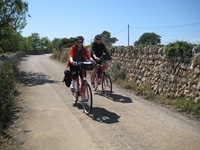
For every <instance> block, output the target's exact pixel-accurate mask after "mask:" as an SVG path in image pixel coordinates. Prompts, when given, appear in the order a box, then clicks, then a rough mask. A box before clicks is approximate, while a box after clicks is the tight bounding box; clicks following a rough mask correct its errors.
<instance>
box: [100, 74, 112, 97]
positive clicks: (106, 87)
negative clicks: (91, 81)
mask: <svg viewBox="0 0 200 150" xmlns="http://www.w3.org/2000/svg"><path fill="white" fill-rule="evenodd" d="M101 86H102V93H103V95H105V96H106V97H109V96H110V95H111V93H112V80H111V78H110V76H109V75H108V74H105V75H104V76H103V79H102V81H101Z"/></svg>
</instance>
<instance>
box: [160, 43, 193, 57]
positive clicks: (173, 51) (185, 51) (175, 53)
mask: <svg viewBox="0 0 200 150" xmlns="http://www.w3.org/2000/svg"><path fill="white" fill-rule="evenodd" d="M193 47H194V45H193V44H190V43H187V42H185V41H176V42H174V43H170V44H168V45H167V46H166V48H165V50H164V54H165V55H166V56H167V57H168V58H174V57H179V58H180V59H181V61H184V60H191V57H192V49H193Z"/></svg>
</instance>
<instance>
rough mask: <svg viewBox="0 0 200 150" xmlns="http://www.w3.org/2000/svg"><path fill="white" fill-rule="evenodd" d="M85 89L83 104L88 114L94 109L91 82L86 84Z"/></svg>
mask: <svg viewBox="0 0 200 150" xmlns="http://www.w3.org/2000/svg"><path fill="white" fill-rule="evenodd" d="M85 86H86V87H85V91H84V92H83V96H82V98H83V99H82V105H83V110H84V112H85V113H86V114H89V113H90V112H91V109H92V91H91V88H90V86H89V84H87V85H85Z"/></svg>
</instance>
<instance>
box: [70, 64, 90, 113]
mask: <svg viewBox="0 0 200 150" xmlns="http://www.w3.org/2000/svg"><path fill="white" fill-rule="evenodd" d="M82 64H84V62H80V63H77V64H76V65H77V66H79V68H80V69H81V70H82V74H81V77H82V78H81V85H80V79H79V74H80V72H78V78H77V79H76V81H75V82H76V83H75V91H74V93H73V97H74V100H75V103H77V101H78V97H79V96H81V98H82V105H83V110H84V113H86V114H89V113H90V112H91V109H92V101H93V100H92V91H91V88H90V85H89V84H88V82H87V80H86V73H85V69H84V68H83V67H82ZM74 94H76V95H74Z"/></svg>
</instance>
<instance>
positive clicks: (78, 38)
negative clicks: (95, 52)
mask: <svg viewBox="0 0 200 150" xmlns="http://www.w3.org/2000/svg"><path fill="white" fill-rule="evenodd" d="M75 41H76V42H81V41H82V42H83V41H84V38H83V37H82V36H77V37H76V38H75Z"/></svg>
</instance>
